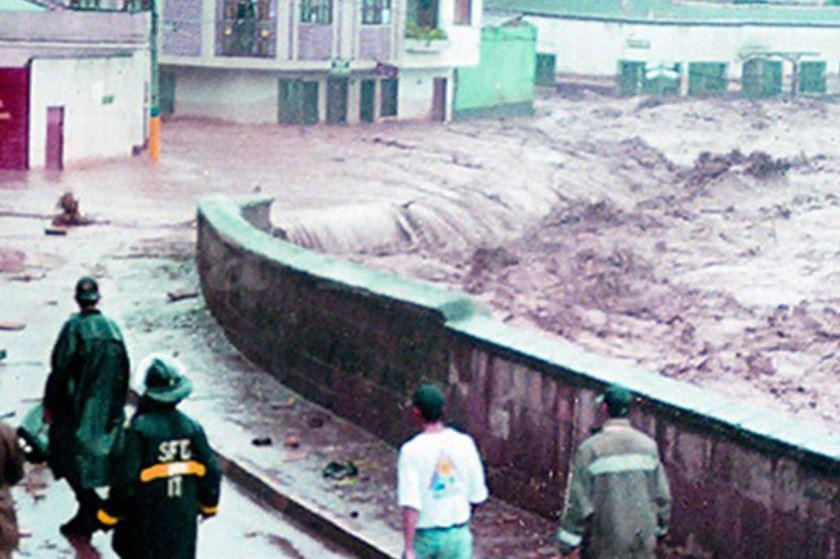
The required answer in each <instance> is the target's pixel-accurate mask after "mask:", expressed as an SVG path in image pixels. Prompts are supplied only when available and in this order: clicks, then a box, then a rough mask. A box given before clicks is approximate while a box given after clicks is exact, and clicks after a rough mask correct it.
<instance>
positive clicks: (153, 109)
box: [149, 0, 160, 163]
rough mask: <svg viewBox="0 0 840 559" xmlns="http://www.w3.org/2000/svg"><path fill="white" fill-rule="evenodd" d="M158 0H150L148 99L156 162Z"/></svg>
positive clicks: (152, 154)
mask: <svg viewBox="0 0 840 559" xmlns="http://www.w3.org/2000/svg"><path fill="white" fill-rule="evenodd" d="M159 1H160V0H150V2H149V7H150V9H151V17H152V30H151V37H150V40H149V50H150V54H151V56H150V58H151V61H152V80H151V82H152V83H151V99H150V100H149V158H150V159H151V160H152V162H154V163H157V161H158V160H159V159H160V65H159V63H158V55H159V44H160V33H159V26H158V17H159V14H160V6H159V4H158V2H159Z"/></svg>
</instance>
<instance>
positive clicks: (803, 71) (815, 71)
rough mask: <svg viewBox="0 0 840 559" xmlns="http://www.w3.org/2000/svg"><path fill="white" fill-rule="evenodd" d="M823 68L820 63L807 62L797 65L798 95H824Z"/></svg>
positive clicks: (822, 63) (823, 63) (824, 65)
mask: <svg viewBox="0 0 840 559" xmlns="http://www.w3.org/2000/svg"><path fill="white" fill-rule="evenodd" d="M825 68H826V64H825V62H822V61H808V62H802V63H800V64H799V93H802V94H804V95H824V94H825V91H826V88H825Z"/></svg>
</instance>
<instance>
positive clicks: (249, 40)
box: [219, 0, 275, 57]
mask: <svg viewBox="0 0 840 559" xmlns="http://www.w3.org/2000/svg"><path fill="white" fill-rule="evenodd" d="M221 23H222V25H221V27H220V28H219V30H220V32H221V37H220V52H219V54H221V55H223V56H264V57H270V56H274V42H275V40H274V16H273V15H272V14H271V7H270V5H269V1H268V0H225V4H224V20H223V21H222V22H221Z"/></svg>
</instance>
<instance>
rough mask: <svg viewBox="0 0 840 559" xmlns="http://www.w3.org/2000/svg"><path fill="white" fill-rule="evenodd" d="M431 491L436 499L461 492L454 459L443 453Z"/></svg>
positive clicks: (433, 478)
mask: <svg viewBox="0 0 840 559" xmlns="http://www.w3.org/2000/svg"><path fill="white" fill-rule="evenodd" d="M429 489H430V490H431V492H432V497H434V498H435V499H443V498H444V497H449V496H450V495H454V494H457V493H458V492H459V491H460V487H459V479H458V471H457V470H456V469H455V464H454V463H453V462H452V459H451V458H450V457H449V456H448V455H447V454H446V453H445V452H443V451H441V452H440V455H438V459H437V464H436V465H435V471H434V473H433V474H432V482H431V484H430V485H429Z"/></svg>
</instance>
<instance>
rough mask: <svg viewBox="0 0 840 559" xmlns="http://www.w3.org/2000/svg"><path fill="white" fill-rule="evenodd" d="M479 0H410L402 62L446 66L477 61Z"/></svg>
mask: <svg viewBox="0 0 840 559" xmlns="http://www.w3.org/2000/svg"><path fill="white" fill-rule="evenodd" d="M480 8H481V3H480V0H409V2H408V8H407V13H406V23H405V32H404V33H403V41H402V53H401V63H400V64H401V66H402V67H405V68H445V67H462V66H473V65H475V64H478V61H479V46H480V34H481V29H480V18H478V17H477V18H476V19H477V21H472V19H473V18H472V16H473V13H474V12H475V11H476V10H480Z"/></svg>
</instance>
